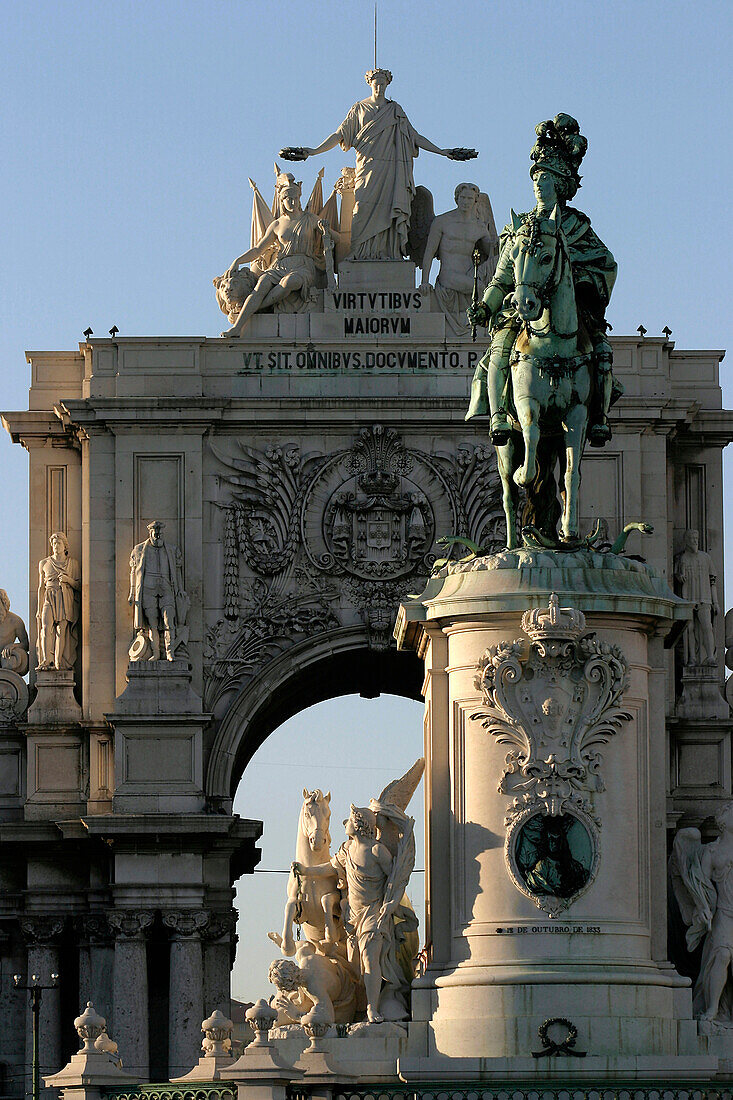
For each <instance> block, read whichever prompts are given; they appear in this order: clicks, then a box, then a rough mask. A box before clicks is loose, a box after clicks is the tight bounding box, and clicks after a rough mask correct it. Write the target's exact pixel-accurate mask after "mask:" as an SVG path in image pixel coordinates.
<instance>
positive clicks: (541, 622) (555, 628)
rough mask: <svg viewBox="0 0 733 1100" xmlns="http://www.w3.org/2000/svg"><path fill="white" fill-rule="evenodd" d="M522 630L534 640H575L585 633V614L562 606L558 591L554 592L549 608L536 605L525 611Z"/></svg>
mask: <svg viewBox="0 0 733 1100" xmlns="http://www.w3.org/2000/svg"><path fill="white" fill-rule="evenodd" d="M522 630H523V631H524V633H525V634H527V635H528V637H530V638H531V639H532V641H533V642H539V641H542V640H544V639H553V640H555V639H557V640H567V641H569V642H573V641H577V639H578V638H580V637H581V635H582V634H584V633H585V615H584V614H583V612H582V611H576V610H575V608H574V607H560V601H559V600H558V598H557V593H555V592H553V593H552V594H551V596H550V602H549V606H548V607H547V610H545V609H543V608H540V607H535V608H532V610H530V611H525V613H524V615H522Z"/></svg>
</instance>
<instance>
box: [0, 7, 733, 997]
mask: <svg viewBox="0 0 733 1100" xmlns="http://www.w3.org/2000/svg"><path fill="white" fill-rule="evenodd" d="M372 13H373V7H372V4H371V2H370V0H366V2H362V0H341V2H328V3H324V2H311V3H303V2H301V3H294V2H292V0H282V2H280V3H277V4H273V3H265V2H263V0H239V2H232V0H207V2H206V3H204V2H199V3H192V2H188V0H178V2H175V3H174V2H170V0H147V2H146V3H142V2H140V0H137V2H130V0H120V2H115V3H111V2H101V0H100V2H96V3H91V2H89V0H81V2H80V0H73V2H71V0H56V2H54V3H49V2H45V0H39V2H36V3H32V4H31V3H28V2H18V3H10V2H8V0H6V3H5V4H4V5H3V8H2V24H3V35H2V44H1V45H0V59H1V62H2V63H1V64H0V82H1V83H2V104H3V110H2V116H1V117H0V149H1V150H2V172H0V211H1V212H2V213H1V214H0V369H1V370H2V391H1V396H0V407H2V408H6V409H15V408H24V407H27V405H26V400H27V386H28V380H29V371H28V367H27V365H26V363H25V360H24V349H26V348H30V349H41V348H44V349H47V348H54V349H66V348H73V347H75V346H76V343H77V342H78V340H79V339H80V338H81V334H82V331H83V330H84V329H85V328H86V327H87V325H88V324H90V325H91V326H92V328H93V329H94V331H95V333H97V334H102V335H104V334H106V332H107V330H108V329H109V328H110V327H111V326H112V325H113V324H115V325H117V326H118V328H119V330H120V332H121V333H123V334H128V335H129V334H146V335H170V334H173V335H209V336H215V335H217V334H218V332H219V331H220V329H221V324H222V315H221V314H220V313H219V311H218V309H217V307H216V303H215V301H214V297H213V292H212V285H211V279H212V277H213V276H214V275H216V274H220V273H221V272H222V271H223V270H224V268H225V267H226V266H228V264H229V263H230V262H231V261H232V259H234V257H235V256H236V255H238V254H239V253H240V252H241V251H242V250H243V249H244V248H245V247H247V246H248V244H249V222H250V212H251V191H250V189H249V186H248V184H247V177H248V176H251V177H252V178H253V179H255V180H256V181H257V183H258V184H259V186H260V188H261V189H262V191H263V193H264V194H265V196H266V197H267V198H268V199H269V195H270V191H271V186H272V179H273V176H272V171H273V169H272V165H273V160H274V159H275V157H276V155H277V151H278V149H279V148H280V147H281V146H282V145H284V144H291V145H296V144H305V145H316V144H318V143H319V142H320V141H321V140H323V138H325V137H326V136H327V135H328V134H329V133H331V131H332V130H333V129H335V127H336V126H337V125H338V123H339V122H340V121H341V119H342V118H343V117H344V115H345V113H346V111H347V110H348V108H349V107H350V106H351V104H352V103H353V102H354V101H355V100H357V99H359V98H363V97H364V96H365V95H366V94H367V89H366V86H365V84H364V81H363V73H364V72H365V70H366V69H367V68H370V67H371V65H372ZM379 22H380V30H379V62H380V64H382V65H384V66H386V67H388V68H390V69H391V70H392V72H393V73H394V82H393V83H392V85H391V86H390V89H389V94H390V95H391V97H392V98H394V99H396V100H398V101H399V102H400V103H401V104H402V106H403V107H404V108H405V110H406V111H407V113H408V115H409V117H410V119H411V121H412V122H413V124H414V125H415V126H416V128H417V129H418V130H420V131H421V132H422V133H423V134H425V136H427V137H428V138H430V139H431V140H432V141H434V142H435V143H436V144H438V145H443V146H447V145H474V146H475V147H476V148H477V149H478V150H479V151H480V154H481V155H480V157H479V159H478V160H477V161H475V162H473V163H472V164H470V165H466V166H463V167H458V166H456V165H455V164H452V163H451V162H448V161H446V160H444V159H442V158H437V157H434V156H430V155H429V154H426V153H423V154H421V156H420V158H419V159H418V161H417V162H416V166H415V175H416V180H417V182H418V183H423V184H425V185H427V186H429V187H430V188H431V190H432V191H433V193H434V195H435V200H436V209H438V210H440V209H447V208H448V206H449V205H450V204H451V196H452V192H453V187H454V186H455V183H456V182H457V181H458V178H466V179H471V180H475V181H476V182H478V183H480V185H481V187H482V189H484V190H486V191H488V193H489V195H490V197H491V200H492V204H493V207H494V212H495V215H496V220H497V222H498V223H499V224H503V222H504V221H505V220H506V219H507V217H508V214H509V209H510V207H511V206H514V207H515V208H516V209H526V208H528V207H529V206H530V205H531V201H532V199H531V188H530V182H529V177H528V174H527V172H528V166H529V160H528V156H529V150H530V148H531V146H532V143H533V140H534V126H535V124H536V123H537V122H539V121H540V120H542V119H545V118H548V117H551V116H552V115H554V114H556V113H557V112H558V111H567V112H568V113H570V114H573V115H575V116H576V117H577V118H578V119H579V121H580V123H581V129H582V132H583V133H584V134H585V135H586V136H587V137H588V140H589V151H588V155H587V156H586V158H585V161H584V164H583V169H582V171H583V174H584V181H583V187H582V189H581V191H580V192H579V195H578V197H577V199H576V204H577V205H578V206H580V207H581V209H583V210H585V211H586V212H587V213H588V214H589V215H590V217H591V219H592V221H593V224H594V226H595V227H596V228H597V230H598V232H599V234H600V235H601V237H602V238H603V240H604V241H605V242H606V243H607V244H608V246H609V247H610V248H611V249H612V251H613V252H614V254H615V256H616V258H617V260H618V262H619V279H618V282H617V285H616V289H615V291H614V295H613V300H612V303H611V307H610V310H609V319H610V320H611V322H612V324H613V326H614V332H615V333H617V334H627V333H630V332H634V331H635V330H636V327H637V325H639V324H640V323H643V324H644V325H645V326H646V328H647V329H648V330H649V333H650V334H658V333H660V332H661V329H662V327H663V326H664V325H669V326H670V328H671V329H672V330H673V338H674V339H675V340H676V341H677V346H678V347H680V348H700V347H708V348H710V347H713V348H725V347H729V346H731V344H733V314H732V311H731V305H730V303H731V255H732V254H733V248H732V245H733V241H732V239H731V238H732V234H731V223H732V218H731V209H730V207H731V204H730V199H729V193H728V192H729V187H730V182H731V175H732V173H731V167H732V159H733V158H732V155H731V138H730V105H731V85H730V76H729V75H728V74H729V71H730V57H731V53H732V52H733V6H732V5H730V4H729V3H723V2H720V3H710V2H704V0H703V2H699V3H696V4H695V5H694V6H693V5H691V4H689V3H680V2H678V0H667V2H665V3H659V2H657V0H648V2H642V3H639V2H638V0H636V2H634V3H632V2H625V0H624V2H618V0H606V2H605V3H603V4H598V3H595V2H593V0H573V2H566V3H562V2H556V3H549V2H547V0H543V2H535V0H526V2H524V3H521V4H517V3H514V2H513V3H504V2H501V3H500V2H493V0H464V2H463V3H462V4H460V5H453V4H447V3H438V2H436V0H420V2H419V3H407V2H398V0H380V15H379ZM352 156H353V154H344V153H343V152H341V151H340V150H334V151H333V152H331V153H329V154H327V155H326V156H325V157H323V158H319V160H318V161H317V162H316V161H309V162H307V163H306V164H305V165H303V166H302V178H303V180H304V190H305V191H306V193H307V192H308V191H309V190H310V187H311V185H312V183H313V180H314V178H315V174H316V172H317V169H318V167H320V165H321V164H323V165H324V166H325V168H326V176H325V180H324V184H325V186H326V187H330V184H331V183H332V182H333V180H334V179H335V178H336V177H337V175H338V173H339V171H340V168H341V166H342V164H346V163H353V161H352V160H351V159H350V158H351V157H352ZM457 172H458V173H459V175H458V176H457V174H456V173H457ZM299 174H300V173H299ZM722 370H723V382H724V394H725V401H726V403H727V404H728V405H730V404H731V402H733V389H732V388H731V386H730V382H729V379H730V373H731V367H730V362H729V360H728V359H726V361H724V363H723V368H722ZM0 461H1V462H2V472H3V477H2V482H1V485H0V506H1V507H2V515H3V517H4V518H5V538H4V543H3V550H2V553H1V554H0V586H2V587H5V588H7V589H8V591H9V593H10V595H11V599H12V601H13V604H14V607H15V609H16V610H18V611H20V612H26V613H27V564H26V545H27V534H26V527H27V503H26V502H27V463H26V455H25V453H24V452H23V451H22V450H21V449H20V448H16V447H13V446H12V445H11V444H10V440H9V438H8V437H5V436H3V437H0ZM728 484H729V488H728V495H729V496H730V477H729V481H728ZM729 514H733V510H732V509H730V508H729ZM730 531H731V522H730V519H729V522H728V532H729V534H728V540H727V544H728V560H729V561H731V562H733V557H731V552H732V551H733V543H732V542H731V538H730ZM335 705H336V704H327V705H326V706H330V707H333V706H335ZM395 705H397V704H388V703H387V702H384V701H382V702H376V703H373V704H366V703H361V704H360V705H357V703H353V705H352V704H351V703H346V702H343V703H342V704H340V706H341V709H340V711H339V712H338V716H340V719H341V720H342V722H343V726H341V724H340V721H339V717H335V716H334V715H333V714H331V711H329V715H331V717H330V718H329V719H328V721H329V722H332V723H333V727H334V731H335V732H334V734H333V736H334V738H336V740H335V741H334V742H333V744H336V745H337V744H338V736H340V734H339V730H340V729H341V728H344V729H349V730H351V729H354V730H355V729H358V728H359V724H360V723H361V722H362V721H367V719H366V718H365V717H364V716H365V714H366V713H367V712H366V711H365V710H364V708H365V707H367V706H370V707H372V708H377V709H376V710H372V711H369V713H370V714H372V715H373V716H376V715H377V713H379V714H380V715H381V716H382V717H381V718H379V720H377V719H376V717H373V718H372V719H369V721H370V722H373V723H374V724H375V726H380V725H381V724H382V723H384V721H385V718H384V715H386V714H388V713H393V714H395V715H397V712H396V711H390V710H389V707H390V706H395ZM400 706H401V707H402V709H401V710H400V711H399V721H404V722H408V717H407V716H408V714H410V715H412V718H409V722H410V723H412V722H414V723H415V730H416V731H418V732H417V734H416V739H415V744H418V745H419V740H420V738H419V728H420V717H419V708H417V710H411V709H409V706H408V704H407V703H401V704H400ZM385 708H386V709H385ZM324 713H325V712H324ZM298 721H299V720H298V719H293V720H292V722H295V723H297V722H298ZM300 721H301V725H300V727H298V728H300V729H301V732H302V731H307V726H308V723H311V724H312V723H313V721H314V719H313V715H310V718H308V719H306V716H303V718H302V719H301V720H300ZM318 721H319V722H320V719H319V720H318ZM324 721H325V719H324ZM292 722H291V724H292ZM280 736H281V737H282V740H281V742H279V743H278V741H277V738H278V737H280ZM289 736H290V734H289V733H287V732H286V733H282V734H276V735H275V736H274V737H273V738H271V739H270V741H269V742H268V744H267V745H265V746H264V747H263V749H262V750H261V752H262V753H263V754H265V755H264V756H263V758H262V759H263V761H264V762H265V763H266V761H267V760H275V759H277V758H282V757H281V751H284V746H285V745H286V743H287V744H289V743H290V742H288V741H287V738H288V737H289ZM293 736H295V735H293ZM296 740H297V738H296ZM293 743H295V742H293ZM350 743H353V738H352V739H351V740H350ZM278 744H280V746H281V749H280V750H278ZM298 744H300V745H303V744H306V742H305V741H304V739H303V737H301V738H300V740H299V741H298ZM318 753H321V759H322V761H323V764H324V767H325V766H326V754H325V753H326V750H325V748H323V747H322V748H321V749H318V750H317V755H318ZM408 755H409V753H408ZM291 759H292V760H293V762H294V763H297V762H298V760H297V756H296V757H291ZM316 760H317V756H316ZM307 762H308V763H312V762H313V758H312V756H310V755H309V756H308V761H307ZM357 762H358V761H357ZM305 763H306V761H304V766H305ZM329 766H330V765H329ZM268 767H269V765H268ZM263 768H264V765H263ZM309 774H310V773H309ZM354 774H355V773H352V772H349V771H344V772H343V774H342V775H341V778H339V777H338V775H335V774H334V773H333V772H330V771H329V776H330V777H331V778H329V779H328V781H326V780H324V781H323V782H322V783H321V785H323V786H332V787H333V788H334V790H336V788H337V787H339V786H340V787H341V788H342V789H343V792H344V794H343V796H342V795H341V793H339V805H341V804H342V803H343V804H344V805H346V806H347V805H348V802H349V801H350V800H351V798H352V794H351V786H350V783H351V782H352V777H353V775H354ZM374 778H375V783H376V780H377V778H381V776H380V777H376V776H375V777H374ZM388 778H390V777H389V776H388ZM298 782H300V780H298ZM303 782H305V780H303ZM303 782H300V785H301V787H302V785H303ZM308 782H312V783H313V784H314V785H315V779H313V780H310V779H309V780H308ZM296 786H297V783H296ZM369 793H378V791H377V790H376V789H375V790H374V791H373V792H372V790H371V788H370V790H369ZM334 797H335V798H336V794H334ZM242 799H244V794H243V795H242ZM250 805H251V804H250ZM239 808H240V810H241V811H242V812H243V813H255V812H265V810H264V809H263V810H262V811H256V809H252V808H249V807H246V806H244V805H239ZM295 810H296V815H297V806H296V807H295ZM339 812H340V811H339ZM334 820H336V819H335V818H334ZM334 835H337V834H336V833H335V834H334ZM290 858H292V857H291V855H290V854H289V853H288V852H287V851H285V850H283V851H282V852H280V853H278V852H277V851H274V852H272V853H268V860H270V862H272V861H278V860H282V859H286V860H287V862H286V863H285V864H284V865H285V866H287V863H289V860H290ZM261 878H262V879H265V878H266V876H261ZM258 888H259V887H258ZM251 904H252V905H253V907H254V908H256V906H257V904H258V903H257V902H256V900H255V901H252V902H251ZM278 904H279V902H278ZM257 950H259V949H257ZM242 960H244V955H242ZM253 965H254V964H253ZM237 973H238V979H237V980H238V983H239V986H238V988H237V992H239V993H242V994H243V995H244V994H246V993H248V992H249V989H248V988H245V987H247V986H249V985H251V982H250V980H249V978H248V974H249V971H248V970H247V969H246V966H245V963H244V961H242V962H240V964H238V970H237ZM257 981H258V982H260V983H261V976H260V977H259V978H258V979H257ZM255 984H257V983H255ZM235 988H236V987H235ZM263 991H264V990H262V989H261V988H260V987H259V986H258V989H257V995H259V992H263Z"/></svg>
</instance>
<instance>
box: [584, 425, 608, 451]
mask: <svg viewBox="0 0 733 1100" xmlns="http://www.w3.org/2000/svg"><path fill="white" fill-rule="evenodd" d="M610 438H611V426H610V424H608V423H606V422H605V421H602V422H601V423H600V424H591V426H590V428H589V429H588V442H589V443H590V445H591V447H603V446H604V445H605V444H606V443H608V441H609V440H610Z"/></svg>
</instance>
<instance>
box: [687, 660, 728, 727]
mask: <svg viewBox="0 0 733 1100" xmlns="http://www.w3.org/2000/svg"><path fill="white" fill-rule="evenodd" d="M722 686H723V685H722V683H721V676H720V669H719V668H718V666H717V665H687V666H685V667H684V668H683V669H682V691H681V693H680V697H679V699H678V700H677V706H676V707H675V711H676V713H677V715H678V716H679V717H680V718H693V719H703V720H704V719H710V718H714V719H719V718H728V717H729V716H730V707H729V706H728V703H727V702H726V700H725V698H724V696H723V694H722V692H721V688H722Z"/></svg>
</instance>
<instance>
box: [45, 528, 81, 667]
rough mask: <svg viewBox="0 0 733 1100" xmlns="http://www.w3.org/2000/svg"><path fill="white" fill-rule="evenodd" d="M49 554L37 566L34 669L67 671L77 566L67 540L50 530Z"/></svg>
mask: <svg viewBox="0 0 733 1100" xmlns="http://www.w3.org/2000/svg"><path fill="white" fill-rule="evenodd" d="M48 541H49V542H50V544H51V554H50V555H49V557H47V558H44V559H43V560H42V561H40V562H39V563H38V604H37V608H38V610H37V611H36V621H37V624H38V643H37V651H38V668H39V669H69V668H73V667H74V660H75V658H76V647H77V636H76V628H77V622H78V619H79V589H80V587H81V580H80V572H79V563H78V561H76V559H75V558H72V557H71V555H70V554H69V540H68V539H67V538H66V535H65V534H64V533H63V532H62V531H54V533H53V534H52V535H51V537H50V539H49V540H48Z"/></svg>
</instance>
